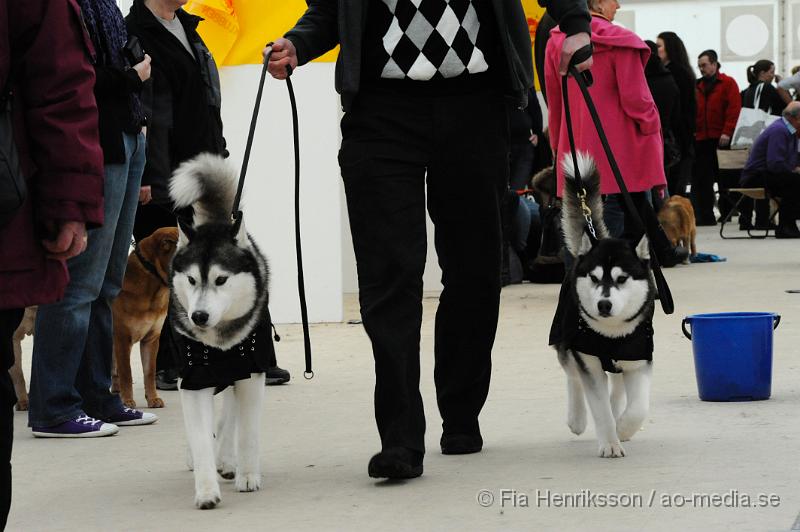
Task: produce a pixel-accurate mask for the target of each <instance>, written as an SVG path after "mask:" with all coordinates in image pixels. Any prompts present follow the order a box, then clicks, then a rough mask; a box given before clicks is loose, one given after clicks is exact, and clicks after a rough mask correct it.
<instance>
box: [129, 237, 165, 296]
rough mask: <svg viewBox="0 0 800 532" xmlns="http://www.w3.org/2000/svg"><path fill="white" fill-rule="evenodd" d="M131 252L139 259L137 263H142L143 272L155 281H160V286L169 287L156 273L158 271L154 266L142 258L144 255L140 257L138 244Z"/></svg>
mask: <svg viewBox="0 0 800 532" xmlns="http://www.w3.org/2000/svg"><path fill="white" fill-rule="evenodd" d="M133 252H134V254H135V255H136V258H137V259H139V262H141V263H142V266H144V269H145V270H147V271H148V272H150V273H151V274H152V275H153V276H154V277H155V278H156V279H158V280H159V281H161V284H163V285H164V286H167V287H168V286H169V284H168V283H167V281H166V280H164V278H163V277H161V274H160V273H158V269H156V267H155V265H154V264H153V263H152V262H150V261H149V260H147V259H146V258H144V255H142V252H141V251H139V243H138V242H137V243H136V246H134V248H133Z"/></svg>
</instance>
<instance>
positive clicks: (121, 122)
mask: <svg viewBox="0 0 800 532" xmlns="http://www.w3.org/2000/svg"><path fill="white" fill-rule="evenodd" d="M94 71H95V74H96V75H97V80H96V82H95V85H94V96H95V99H96V100H97V111H98V112H97V116H98V124H99V131H100V146H102V148H103V162H105V163H107V164H121V163H124V162H125V143H124V142H123V140H122V132H123V131H124V132H125V133H133V134H135V133H138V132H139V131H141V130H142V124H141V122H140V121H139V120H137V119H136V118H135V117H134V113H133V110H132V107H131V100H130V95H131V94H138V93H139V92H141V90H142V80H141V79H139V75H138V74H137V73H136V71H135V70H133V69H129V70H125V71H123V70H120V69H118V68H114V67H112V66H102V65H95V67H94Z"/></svg>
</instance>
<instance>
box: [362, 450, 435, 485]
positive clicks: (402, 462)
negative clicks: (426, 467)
mask: <svg viewBox="0 0 800 532" xmlns="http://www.w3.org/2000/svg"><path fill="white" fill-rule="evenodd" d="M422 457H423V454H422V453H421V452H419V451H414V450H411V449H407V448H405V447H390V448H388V449H384V450H383V451H381V452H379V453H378V454H376V455H375V456H373V457H372V458H370V460H369V465H368V466H367V473H369V476H370V477H372V478H397V479H400V478H416V477H418V476H420V475H422Z"/></svg>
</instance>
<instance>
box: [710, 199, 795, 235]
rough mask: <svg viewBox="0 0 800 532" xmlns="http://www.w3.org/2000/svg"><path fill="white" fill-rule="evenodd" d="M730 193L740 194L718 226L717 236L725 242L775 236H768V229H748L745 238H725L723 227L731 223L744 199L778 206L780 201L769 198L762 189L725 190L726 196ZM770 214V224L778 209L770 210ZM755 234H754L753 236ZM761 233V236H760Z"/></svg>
mask: <svg viewBox="0 0 800 532" xmlns="http://www.w3.org/2000/svg"><path fill="white" fill-rule="evenodd" d="M731 192H735V193H738V194H740V196H739V199H738V200H737V201H736V203H735V204H734V205H733V208H732V209H731V210H730V212H728V215H727V216H726V217H725V218H724V219H723V220H722V224H721V225H720V226H719V236H720V237H722V238H724V239H725V240H736V239H743V238H767V237H769V236H775V234H774V233H773V234H772V235H770V234H769V233H770V228H769V227H767V229H748V230H747V236H725V233H724V232H725V226H726V225H727V224H728V222H730V221H731V218H732V217H733V215H734V214H735V213H737V212H739V204H741V203H742V201H743V200H744V199H745V198H751V199H754V200H769V201H770V202H771V203H775V204H776V205H780V199H779V198H776V197H773V196H770V195H769V194H768V193H767V191H766V189H764V188H763V187H762V188H729V189H726V190H725V193H726V194H730V193H731ZM772 211H773V212H772V214H771V215H770V217H769V223H770V224H772V223H773V222H774V220H775V216H776V215H777V214H778V209H777V208H775V209H772ZM754 232H755V234H754ZM762 232H763V234H761V233H762Z"/></svg>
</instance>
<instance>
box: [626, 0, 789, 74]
mask: <svg viewBox="0 0 800 532" xmlns="http://www.w3.org/2000/svg"><path fill="white" fill-rule="evenodd" d="M621 4H622V8H621V10H620V12H619V14H620V17H619V21H620V22H621V23H622V24H623V25H625V26H629V21H630V20H632V19H633V20H634V21H635V22H634V24H633V27H631V28H630V29H632V30H633V31H635V32H636V33H637V34H638V35H639V36H640V37H641V38H642V39H650V40H652V41H655V40H656V37H657V36H658V34H659V33H661V32H662V31H674V32H675V33H677V34H678V36H680V37H681V39H682V40H683V41H684V43H685V44H686V49H687V51H688V53H689V61H690V62H691V63H692V65H696V64H697V56H698V54H700V53H701V52H702V51H704V50H707V49H713V50H716V51H717V53H719V54H720V55H722V52H723V48H724V47H727V48H729V49H734V50H737V51H741V52H745V53H746V52H747V51H748V50H753V49H754V48H760V46H758V44H759V43H763V42H766V41H765V40H764V39H766V38H771V41H772V45H771V46H768V47H767V49H766V50H764V51H763V52H761V53H759V54H758V59H769V60H771V61H773V62H775V63H776V70H777V72H778V73H779V74H783V73H788V70H789V69H790V68H791V66H792V65H791V64H789V65H788V67H787V65H785V64H784V63H786V62H787V61H785V60H784V58H783V57H782V56H781V54H780V49H781V48H780V43H781V36H782V33H783V32H782V31H781V29H782V28H781V24H780V21H781V17H780V14H781V10H780V9H779V7H780V2H778V1H777V0H725V1H722V0H703V1H663V0H638V1H637V0H628V1H625V0H623V1H622V2H621ZM751 6H756V9H758V8H759V7H761V6H767V7H769V8H771V11H772V19H773V23H772V27H770V28H763V27H761V25H760V24H761V23H760V22H759V21H758V20H756V19H755V18H754V17H748V19H749V21H752V22H753V23H752V24H748V23H745V24H743V25H739V26H738V29H734V30H731V32H730V34H728V32H727V31H723V27H722V10H723V9H724V8H743V10H744V11H743V12H744V13H746V12H747V11H748V10H750V9H751ZM630 15H633V16H632V17H631V16H630ZM748 19H740V20H741V21H742V22H745V21H747V20H748ZM725 29H726V30H727V28H725ZM764 30H766V31H767V32H768V33H769V35H767V34H766V33H765V32H764ZM720 62H721V63H722V72H724V73H725V74H727V75H729V76H732V77H733V78H734V79H736V82H737V83H738V84H739V87H740V89H741V90H744V88H745V87H747V85H748V84H747V74H746V69H747V67H748V66H750V65H752V64H753V63H755V59H747V60H741V61H734V60H728V59H725V58H724V57H720ZM695 74H696V75H697V76H698V77H699V75H700V74H699V72H698V71H697V70H696V69H695Z"/></svg>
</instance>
